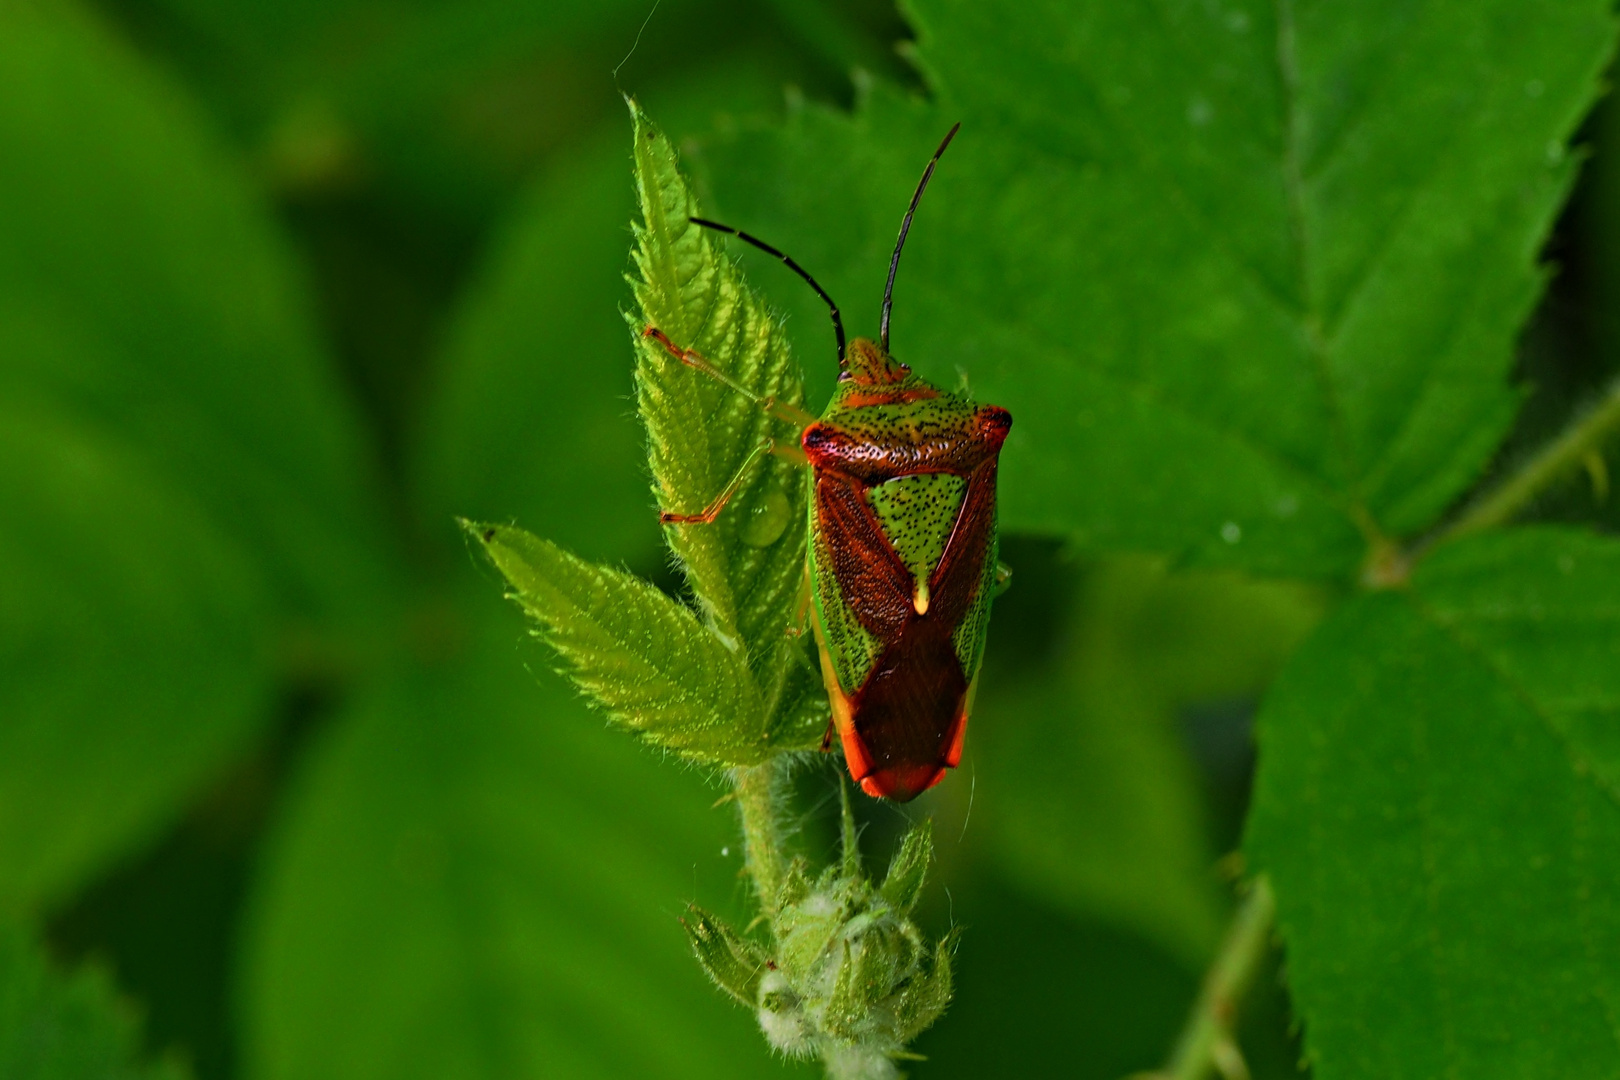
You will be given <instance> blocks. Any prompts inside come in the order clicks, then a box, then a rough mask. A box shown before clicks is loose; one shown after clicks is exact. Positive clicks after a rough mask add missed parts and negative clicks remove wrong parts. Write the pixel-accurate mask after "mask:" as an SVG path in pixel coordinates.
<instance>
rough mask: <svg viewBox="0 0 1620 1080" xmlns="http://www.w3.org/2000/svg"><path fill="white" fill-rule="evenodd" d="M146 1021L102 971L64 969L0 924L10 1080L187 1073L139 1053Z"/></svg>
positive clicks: (2, 1069) (171, 1078)
mask: <svg viewBox="0 0 1620 1080" xmlns="http://www.w3.org/2000/svg"><path fill="white" fill-rule="evenodd" d="M139 1044H140V1024H139V1023H138V1022H137V1020H136V1017H135V1016H134V1015H133V1010H132V1009H131V1007H130V1005H129V1004H128V1003H127V1002H124V1001H121V1000H119V999H118V997H117V996H116V995H115V994H114V993H113V990H112V988H111V987H110V986H108V984H107V979H106V978H105V977H104V975H103V974H102V973H101V972H98V971H95V970H84V971H78V972H74V973H73V974H71V975H64V974H62V973H59V972H57V971H55V970H53V969H52V967H51V965H50V963H49V962H48V961H47V959H46V957H45V956H44V953H43V950H41V949H40V948H39V947H38V946H36V945H35V944H34V943H33V942H32V941H30V940H29V938H28V936H27V934H26V933H25V932H24V931H22V930H21V929H19V928H17V927H15V926H12V925H10V924H3V925H0V1075H3V1076H5V1077H7V1078H8V1080H182V1078H183V1077H184V1076H185V1075H186V1072H185V1070H183V1069H181V1068H180V1067H179V1066H177V1065H176V1064H174V1063H173V1062H164V1063H161V1064H156V1065H144V1064H142V1063H140V1062H139V1060H138V1056H137V1055H138V1049H139Z"/></svg>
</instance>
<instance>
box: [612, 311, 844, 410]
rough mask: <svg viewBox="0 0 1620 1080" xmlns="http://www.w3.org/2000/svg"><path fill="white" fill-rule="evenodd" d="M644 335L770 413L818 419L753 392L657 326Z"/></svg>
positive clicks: (678, 358) (794, 406)
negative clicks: (680, 344) (676, 342)
mask: <svg viewBox="0 0 1620 1080" xmlns="http://www.w3.org/2000/svg"><path fill="white" fill-rule="evenodd" d="M641 336H642V337H646V338H652V339H653V340H654V341H656V342H658V344H660V345H662V346H663V347H664V349H665V351H667V352H668V353H669V355H671V356H673V357H674V358H675V359H677V360H679V361H680V362H681V363H683V364H685V365H686V366H687V367H689V368H695V369H696V370H698V371H701V372H703V374H705V375H707V376H708V377H709V378H711V379H713V380H715V381H716V382H719V383H723V384H724V385H726V386H728V387H730V388H731V389H732V390H735V391H736V392H737V393H739V394H741V395H742V396H743V397H745V398H747V399H748V400H749V401H752V402H754V403H755V404H756V405H758V406H759V407H760V408H762V409H764V410H765V411H766V412H767V413H769V414H770V415H772V416H774V417H776V418H777V419H778V420H785V421H787V422H788V423H790V424H797V425H799V426H800V427H801V428H802V427H808V426H809V425H811V424H813V423H815V421H816V418H815V417H813V416H811V415H810V414H809V413H807V412H805V411H804V410H803V409H801V408H799V407H798V406H797V405H793V404H790V403H789V402H786V401H777V400H776V399H775V398H772V397H764V396H761V395H759V394H756V393H754V392H753V391H752V390H750V389H748V387H746V386H744V385H743V384H742V383H740V382H738V381H737V380H736V379H733V378H732V377H731V376H730V375H727V374H726V373H725V372H723V371H721V370H720V369H719V368H717V367H715V366H714V363H713V361H711V360H709V359H708V358H707V357H705V356H704V355H703V354H702V353H700V352H698V351H697V350H696V349H683V348H681V347H680V346H679V345H677V344H675V343H674V342H673V341H671V340H670V339H669V335H668V334H665V333H664V332H663V331H662V330H660V329H658V327H656V326H649V327H647V329H645V330H643V331H642V332H641Z"/></svg>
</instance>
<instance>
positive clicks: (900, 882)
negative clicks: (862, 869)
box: [882, 820, 948, 996]
mask: <svg viewBox="0 0 1620 1080" xmlns="http://www.w3.org/2000/svg"><path fill="white" fill-rule="evenodd" d="M933 858H934V827H933V823H932V822H931V821H928V820H924V821H921V822H918V823H917V824H916V825H913V826H912V827H911V828H910V829H908V830H907V831H906V835H905V836H904V837H902V838H901V840H900V847H899V849H898V850H897V851H895V853H894V858H893V860H891V861H890V863H889V872H888V873H887V874H885V875H884V877H883V886H882V892H883V899H885V900H887V901H888V902H889V906H890V907H892V908H894V909H895V910H896V911H898V912H899V913H900V914H902V915H910V914H911V909H912V908H914V907H916V906H917V897H918V896H920V895H921V894H922V887H923V881H924V879H925V878H926V877H927V876H928V864H929V863H930V862H932V861H933ZM947 996H948V995H947Z"/></svg>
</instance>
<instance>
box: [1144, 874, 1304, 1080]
mask: <svg viewBox="0 0 1620 1080" xmlns="http://www.w3.org/2000/svg"><path fill="white" fill-rule="evenodd" d="M1276 910H1277V900H1276V897H1275V895H1274V894H1273V893H1272V891H1271V882H1270V881H1269V880H1268V879H1267V878H1266V876H1265V875H1264V874H1262V875H1260V876H1259V877H1257V878H1255V879H1254V881H1253V883H1251V884H1250V886H1249V894H1248V895H1247V896H1245V897H1244V898H1243V902H1242V903H1241V904H1240V905H1239V906H1238V910H1237V914H1235V915H1233V916H1232V925H1231V926H1229V927H1228V928H1227V931H1226V937H1225V938H1224V939H1223V940H1222V941H1221V948H1220V951H1219V952H1218V953H1216V955H1215V961H1214V963H1212V964H1211V965H1210V967H1209V971H1208V973H1207V974H1205V976H1204V986H1203V989H1202V990H1200V991H1199V993H1198V1000H1197V1002H1195V1003H1194V1005H1193V1010H1192V1014H1191V1015H1190V1016H1188V1018H1187V1025H1186V1027H1184V1028H1182V1031H1181V1039H1180V1040H1179V1041H1178V1042H1177V1043H1176V1049H1175V1052H1174V1053H1172V1054H1171V1055H1170V1063H1169V1064H1168V1065H1166V1066H1165V1067H1164V1071H1163V1072H1162V1073H1159V1074H1155V1075H1157V1076H1162V1077H1163V1078H1164V1080H1204V1078H1205V1077H1208V1076H1210V1075H1211V1074H1212V1073H1214V1072H1218V1073H1219V1074H1220V1075H1221V1076H1223V1077H1225V1078H1226V1080H1244V1078H1247V1076H1248V1069H1247V1067H1246V1066H1245V1065H1244V1064H1243V1057H1242V1055H1241V1054H1240V1053H1238V1049H1237V1038H1236V1034H1235V1029H1236V1027H1237V1018H1238V1005H1239V1004H1240V1003H1241V1002H1242V1001H1243V997H1244V995H1245V994H1246V993H1247V992H1248V989H1249V985H1250V984H1251V983H1252V982H1253V981H1254V976H1255V973H1256V972H1258V971H1259V969H1260V966H1261V961H1262V960H1263V959H1264V958H1265V955H1266V947H1267V945H1268V943H1269V942H1270V940H1271V921H1272V918H1273V917H1274V916H1275V914H1276Z"/></svg>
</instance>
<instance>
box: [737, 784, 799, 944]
mask: <svg viewBox="0 0 1620 1080" xmlns="http://www.w3.org/2000/svg"><path fill="white" fill-rule="evenodd" d="M782 760H783V759H782V758H781V757H780V756H777V757H773V758H771V759H770V760H768V761H766V762H764V763H763V764H760V765H753V766H748V767H744V768H737V769H733V770H732V772H731V782H732V787H733V790H734V791H735V792H736V796H737V807H738V810H739V811H740V813H741V815H742V827H743V847H744V850H745V852H746V855H747V865H748V873H749V876H751V877H752V878H753V879H754V890H755V891H756V892H757V893H758V894H759V908H760V911H761V912H763V913H764V915H765V917H766V918H767V919H768V920H770V921H771V922H772V923H773V924H774V923H775V921H776V898H777V896H778V895H779V894H780V893H781V891H782V875H783V873H784V872H785V870H784V867H785V865H786V862H785V860H784V858H783V856H782V837H781V833H780V832H779V830H778V829H777V818H778V814H777V807H778V805H779V799H780V797H781V786H782V782H783V779H784V772H783V767H782Z"/></svg>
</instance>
